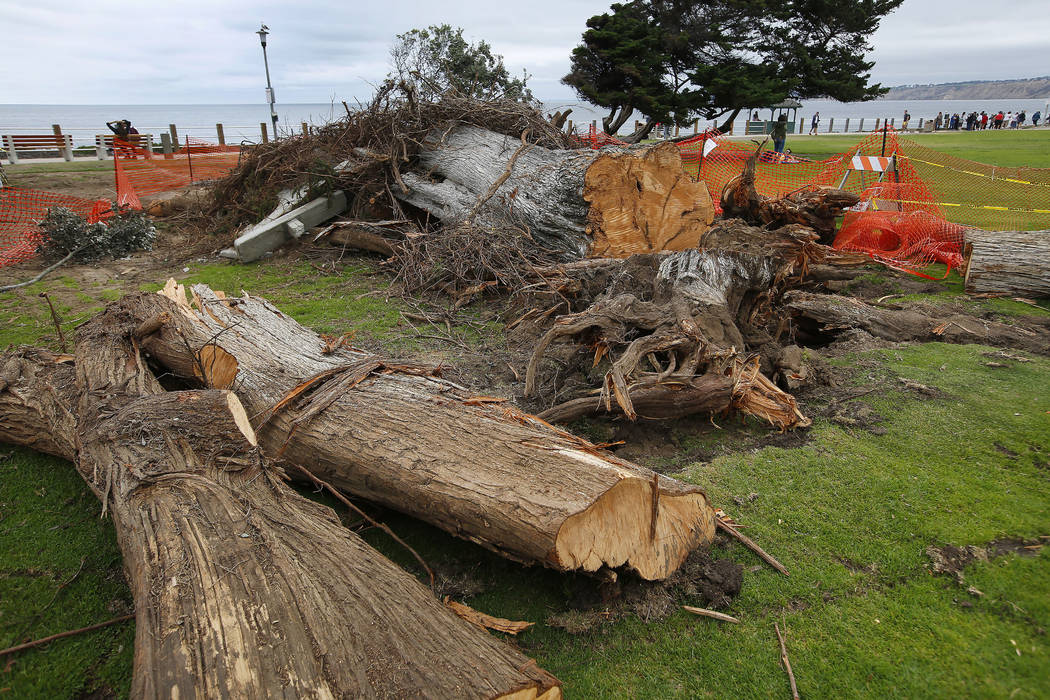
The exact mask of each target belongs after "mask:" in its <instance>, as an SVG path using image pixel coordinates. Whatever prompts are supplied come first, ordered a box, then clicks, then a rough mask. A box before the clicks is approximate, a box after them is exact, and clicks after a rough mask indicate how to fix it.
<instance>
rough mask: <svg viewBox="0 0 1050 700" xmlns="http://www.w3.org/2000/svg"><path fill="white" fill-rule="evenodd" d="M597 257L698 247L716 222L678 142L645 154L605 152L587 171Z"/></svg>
mask: <svg viewBox="0 0 1050 700" xmlns="http://www.w3.org/2000/svg"><path fill="white" fill-rule="evenodd" d="M583 198H584V199H585V200H587V202H589V203H590V205H591V208H590V222H591V225H590V227H589V229H588V230H589V232H590V233H591V235H592V237H593V239H594V242H593V243H592V244H591V249H590V253H589V254H590V256H591V257H609V258H626V257H628V256H631V255H635V254H638V253H653V252H657V251H661V250H688V249H690V248H696V247H697V244H698V243H699V241H700V237H701V236H702V235H703V233H704V232H705V231H707V229H708V227H709V226H710V225H711V221H712V220H713V219H714V215H715V209H714V205H713V204H712V202H711V195H710V194H709V193H708V191H707V186H706V185H705V184H704V183H702V182H695V181H693V179H692V178H691V177H689V176H688V175H687V174H686V172H685V170H684V169H683V168H682V157H681V154H680V153H679V151H678V148H677V147H676V146H675V145H674V144H673V143H662V144H660V145H658V146H654V147H652V148H649V149H647V150H644V151H642V152H640V153H636V152H633V151H630V152H620V153H617V152H610V153H602V155H600V156H599V157H598V158H596V159H595V160H594V162H593V163H591V165H590V167H589V168H587V173H586V175H585V176H584V188H583Z"/></svg>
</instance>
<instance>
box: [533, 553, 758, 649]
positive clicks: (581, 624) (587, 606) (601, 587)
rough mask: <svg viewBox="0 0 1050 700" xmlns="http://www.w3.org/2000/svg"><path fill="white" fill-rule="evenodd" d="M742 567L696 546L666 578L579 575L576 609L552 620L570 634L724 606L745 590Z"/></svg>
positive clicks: (560, 614) (555, 615)
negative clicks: (608, 579) (688, 608)
mask: <svg viewBox="0 0 1050 700" xmlns="http://www.w3.org/2000/svg"><path fill="white" fill-rule="evenodd" d="M743 570H744V568H743V567H742V566H741V565H740V564H737V563H736V562H734V561H731V560H729V559H716V558H714V557H712V556H711V553H710V552H709V551H708V550H697V551H695V552H693V553H692V554H691V555H690V556H689V558H688V559H687V560H686V561H685V563H684V564H682V566H681V567H679V569H678V570H677V571H676V572H675V573H674V574H673V575H672V576H671V577H670V578H668V579H666V580H664V581H643V580H641V579H638V578H636V577H626V576H624V577H621V578H620V579H618V580H617V581H615V582H612V583H608V582H606V583H599V582H597V581H595V580H593V579H589V578H585V577H579V578H578V579H577V580H578V582H579V584H580V585H579V588H578V590H577V591H575V595H574V596H573V605H574V608H573V609H570V610H565V611H562V612H559V613H556V614H554V615H551V616H550V617H548V618H547V624H548V625H550V626H552V627H559V628H561V629H564V630H565V631H567V632H569V633H570V634H581V633H583V632H588V631H590V630H592V629H594V628H595V627H597V626H598V625H600V624H602V623H604V622H611V621H615V620H620V619H623V618H624V617H626V616H628V615H636V616H637V617H638V618H639V619H641V620H643V621H644V622H653V621H656V620H663V619H665V618H666V617H668V616H670V615H671V614H672V613H674V612H675V611H676V610H680V609H681V607H682V606H683V605H693V606H699V607H706V608H713V609H721V608H725V607H727V606H728V605H729V604H730V603H731V602H732V601H733V598H735V597H736V596H737V595H738V594H739V593H740V588H741V586H742V585H743Z"/></svg>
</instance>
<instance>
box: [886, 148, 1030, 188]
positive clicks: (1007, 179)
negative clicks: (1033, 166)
mask: <svg viewBox="0 0 1050 700" xmlns="http://www.w3.org/2000/svg"><path fill="white" fill-rule="evenodd" d="M897 157H898V158H902V159H906V160H914V161H915V162H917V163H923V164H925V165H932V166H933V167H935V168H946V169H948V170H951V171H952V172H956V173H962V174H963V175H973V176H975V177H986V178H988V179H990V180H1002V181H1003V182H1013V183H1016V184H1018V185H1032V186H1033V187H1050V183H1046V182H1029V181H1028V180H1018V179H1017V178H1013V177H995V176H994V175H988V174H986V173H975V172H974V171H972V170H959V169H958V168H953V167H952V166H950V165H945V164H944V163H933V162H931V161H928V160H923V159H922V158H916V157H915V156H908V155H904V154H903V153H899V154H897Z"/></svg>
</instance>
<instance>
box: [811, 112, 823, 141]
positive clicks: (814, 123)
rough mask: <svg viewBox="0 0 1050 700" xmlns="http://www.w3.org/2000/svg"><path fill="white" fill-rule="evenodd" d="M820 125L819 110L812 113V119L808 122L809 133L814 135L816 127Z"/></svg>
mask: <svg viewBox="0 0 1050 700" xmlns="http://www.w3.org/2000/svg"><path fill="white" fill-rule="evenodd" d="M819 126H820V112H817V113H816V114H814V115H813V121H811V122H810V123H809V135H810V136H815V135H816V133H817V127H819Z"/></svg>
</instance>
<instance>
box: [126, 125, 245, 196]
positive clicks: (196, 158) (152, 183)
mask: <svg viewBox="0 0 1050 700" xmlns="http://www.w3.org/2000/svg"><path fill="white" fill-rule="evenodd" d="M240 150H241V149H240V147H239V146H219V145H217V144H213V143H209V142H207V141H202V140H200V139H193V138H186V139H185V143H184V144H183V146H182V148H179V149H178V150H176V151H175V152H174V153H165V154H161V153H151V152H150V151H148V150H145V149H143V148H139V147H137V146H135V145H133V144H130V143H128V142H126V141H120V140H117V139H114V142H113V167H114V168H115V169H116V181H117V204H119V205H120V206H122V207H125V206H126V207H131V208H132V209H141V208H142V205H141V203H140V202H139V197H141V196H145V195H150V194H157V193H160V192H168V191H170V190H177V189H179V188H180V187H185V186H187V185H191V184H193V183H195V182H202V181H205V180H216V179H218V178H222V177H225V176H226V175H227V174H228V173H229V172H230V171H231V170H232V169H233V168H234V167H236V165H237V161H238V159H239V158H240Z"/></svg>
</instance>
